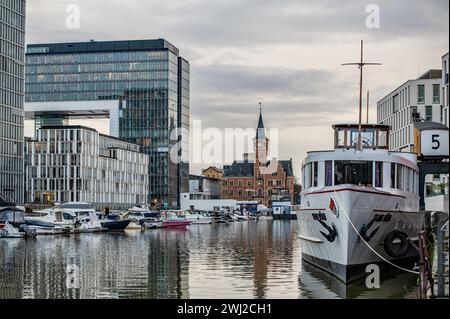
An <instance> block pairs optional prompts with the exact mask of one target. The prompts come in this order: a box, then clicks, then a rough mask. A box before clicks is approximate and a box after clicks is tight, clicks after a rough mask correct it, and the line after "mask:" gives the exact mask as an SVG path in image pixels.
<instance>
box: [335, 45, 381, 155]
mask: <svg viewBox="0 0 450 319" xmlns="http://www.w3.org/2000/svg"><path fill="white" fill-rule="evenodd" d="M363 50H364V42H363V40H361V60H360V62H354V63H344V64H342V65H357V66H358V67H359V122H358V150H362V143H361V140H362V138H361V131H362V99H363V98H362V91H363V67H364V66H366V65H381V63H371V62H364V51H363Z"/></svg>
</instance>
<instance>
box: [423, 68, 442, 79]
mask: <svg viewBox="0 0 450 319" xmlns="http://www.w3.org/2000/svg"><path fill="white" fill-rule="evenodd" d="M441 78H442V70H436V69H434V70H428V71H427V72H425V73H424V74H422V75H421V76H419V77H418V78H417V80H430V79H441Z"/></svg>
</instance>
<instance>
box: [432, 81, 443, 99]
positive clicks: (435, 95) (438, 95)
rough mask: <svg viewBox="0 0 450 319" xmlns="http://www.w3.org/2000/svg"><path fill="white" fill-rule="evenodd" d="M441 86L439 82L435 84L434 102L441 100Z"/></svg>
mask: <svg viewBox="0 0 450 319" xmlns="http://www.w3.org/2000/svg"><path fill="white" fill-rule="evenodd" d="M440 92H441V86H440V85H439V84H433V104H438V103H440V102H441V98H440Z"/></svg>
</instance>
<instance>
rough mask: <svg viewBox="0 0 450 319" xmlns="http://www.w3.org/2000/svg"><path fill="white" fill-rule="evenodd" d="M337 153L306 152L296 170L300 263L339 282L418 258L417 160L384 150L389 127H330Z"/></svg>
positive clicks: (409, 154) (413, 155)
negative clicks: (415, 242) (299, 181)
mask: <svg viewBox="0 0 450 319" xmlns="http://www.w3.org/2000/svg"><path fill="white" fill-rule="evenodd" d="M333 128H334V131H335V149H334V150H332V151H318V152H309V153H308V156H307V158H306V159H305V160H304V162H303V164H302V183H303V190H302V193H301V205H300V206H295V207H293V208H294V210H295V212H296V214H297V218H298V225H299V238H300V240H301V247H302V258H303V259H304V260H305V261H307V262H309V263H312V264H314V265H316V266H318V267H319V268H322V269H324V270H326V271H328V272H330V273H332V274H333V275H334V276H336V277H338V278H339V279H341V280H342V281H344V282H350V281H352V280H354V279H357V278H358V277H361V276H363V275H365V272H364V266H365V265H367V264H369V263H381V262H383V263H393V264H399V265H400V264H405V263H406V262H408V261H409V262H411V261H414V260H416V259H417V256H418V254H417V251H416V250H415V249H414V248H413V247H412V245H411V244H410V241H413V240H415V239H417V237H418V234H419V231H420V230H421V229H422V226H423V221H424V216H423V214H422V213H420V212H419V196H418V189H419V175H418V166H417V157H416V155H415V154H412V153H403V152H391V151H389V139H388V137H389V129H390V127H389V126H387V125H369V124H363V125H362V126H361V135H362V139H361V141H362V142H361V146H362V147H361V148H360V149H358V148H356V149H355V147H357V145H358V134H359V133H358V132H359V126H358V125H351V124H342V125H334V126H333Z"/></svg>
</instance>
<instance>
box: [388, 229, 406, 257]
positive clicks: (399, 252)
mask: <svg viewBox="0 0 450 319" xmlns="http://www.w3.org/2000/svg"><path fill="white" fill-rule="evenodd" d="M395 239H399V240H400V244H399V245H401V247H400V249H396V248H394V240H395ZM396 245H397V244H396ZM384 250H385V251H386V253H387V254H388V255H389V256H391V257H393V258H401V257H403V256H405V255H406V254H407V253H408V251H409V241H408V236H407V235H406V234H405V233H404V232H401V231H398V230H394V231H392V232H390V233H389V234H387V235H386V237H385V238H384Z"/></svg>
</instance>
